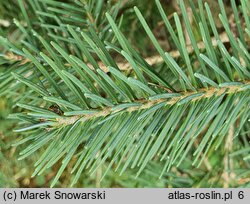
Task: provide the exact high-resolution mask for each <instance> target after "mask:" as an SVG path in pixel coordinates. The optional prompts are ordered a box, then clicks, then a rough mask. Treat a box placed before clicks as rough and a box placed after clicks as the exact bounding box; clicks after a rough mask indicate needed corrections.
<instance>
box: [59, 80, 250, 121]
mask: <svg viewBox="0 0 250 204" xmlns="http://www.w3.org/2000/svg"><path fill="white" fill-rule="evenodd" d="M244 84H245V85H249V84H250V81H246V82H245V83H244ZM241 91H242V89H241V87H240V86H237V85H235V86H227V87H221V88H214V87H211V88H209V89H204V88H202V89H200V90H198V91H197V92H183V93H182V94H181V96H176V97H173V98H171V99H170V100H168V101H166V99H158V100H148V99H143V100H137V101H134V102H138V103H140V104H141V106H134V107H130V108H128V109H126V111H127V112H134V111H139V110H143V109H148V108H150V107H153V106H155V105H157V104H160V103H162V102H165V103H166V105H170V106H171V105H174V104H176V103H178V102H179V101H180V100H181V99H183V98H186V97H188V96H191V95H193V94H195V93H202V95H201V96H199V97H196V98H194V99H192V100H191V101H192V102H194V101H197V100H201V99H205V98H211V97H212V96H215V95H216V96H220V95H222V94H224V93H225V94H232V93H236V92H241ZM117 111H120V110H115V111H114V110H112V107H105V108H103V109H100V110H99V111H98V112H96V113H93V114H87V115H77V116H70V117H60V118H57V119H56V120H57V122H58V123H57V124H56V126H61V125H71V124H74V123H75V122H76V121H77V120H79V119H80V120H82V121H87V120H90V119H93V118H98V117H102V116H103V117H106V116H108V115H110V114H111V113H115V112H117Z"/></svg>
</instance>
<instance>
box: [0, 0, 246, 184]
mask: <svg viewBox="0 0 250 204" xmlns="http://www.w3.org/2000/svg"><path fill="white" fill-rule="evenodd" d="M58 2H68V3H71V2H74V1H73V0H72V1H71V0H64V1H63V0H59V1H58ZM83 2H87V4H88V5H91V2H92V1H90V0H89V1H87V0H85V1H84V0H83ZM100 2H101V1H100ZM161 2H162V6H163V7H164V9H165V10H166V12H167V13H168V14H171V13H173V12H174V11H177V12H178V6H177V5H176V1H172V0H163V1H161ZM194 2H195V3H196V1H194ZM207 2H209V5H210V6H211V7H212V10H213V14H214V15H217V14H218V13H219V8H218V5H217V2H216V1H214V0H207ZM224 2H225V5H226V9H227V12H228V13H230V12H231V8H230V4H229V1H226V0H225V1H224ZM103 3H104V4H106V7H112V6H113V5H116V4H118V3H119V10H118V13H117V22H119V20H121V18H122V21H121V22H122V23H121V25H120V28H121V30H122V31H123V33H124V35H125V36H126V37H127V38H128V40H129V41H130V42H131V43H132V44H133V45H135V47H136V48H137V49H138V50H139V51H140V52H141V53H142V54H143V55H144V56H151V55H154V54H155V53H156V50H155V48H154V47H153V46H152V45H151V44H150V43H148V39H147V37H146V35H142V33H143V28H142V26H140V24H139V22H138V21H139V20H138V18H136V16H135V13H134V12H133V6H134V5H136V6H137V7H138V8H140V10H141V12H142V13H143V14H144V17H145V19H146V20H147V22H148V23H149V26H150V28H152V29H153V33H154V34H155V35H156V37H157V39H158V40H159V42H160V44H161V46H162V47H163V48H164V50H166V51H169V50H172V49H173V48H172V47H171V42H169V41H168V40H166V39H167V35H168V33H167V32H166V30H165V29H163V27H162V26H161V25H162V22H161V21H160V16H159V14H158V12H156V5H155V2H154V1H152V0H122V1H118V0H113V1H103ZM26 6H27V7H28V6H30V5H29V4H26ZM106 7H104V8H106ZM58 15H60V14H58ZM29 16H30V17H29V18H30V19H31V21H32V22H33V21H34V22H36V21H38V20H39V18H40V16H39V15H37V14H36V13H35V12H34V11H33V10H32V9H30V13H29ZM84 17H85V18H88V17H89V18H90V19H91V17H90V16H84ZM14 18H15V19H18V21H20V22H22V23H23V24H24V25H25V24H26V23H27V22H25V19H24V17H23V16H22V15H21V12H20V7H19V4H18V1H17V0H10V1H5V0H0V35H1V36H8V38H9V39H10V41H12V42H15V44H18V42H20V41H21V40H22V39H23V38H24V36H22V34H21V32H20V30H19V29H18V28H17V26H16V25H15V24H14V23H13V19H14ZM169 19H170V20H171V16H169ZM51 23H52V24H53V23H55V22H51ZM75 23H76V24H77V21H76V22H75ZM218 24H219V22H218ZM25 26H27V25H25ZM37 26H38V27H39V25H37ZM96 26H97V28H98V26H99V28H100V29H102V25H96ZM218 26H219V25H218ZM38 30H39V29H38ZM107 32H108V31H107ZM106 37H107V36H106ZM197 37H198V38H199V36H197ZM104 38H105V36H104ZM3 51H4V48H3V47H0V52H3ZM5 70H6V66H5V65H4V63H3V62H2V61H0V75H1V74H2V73H3V72H4V71H5ZM0 84H1V81H0ZM0 97H1V98H0V187H49V186H50V183H51V181H52V179H53V177H54V176H55V174H56V172H57V169H58V166H56V165H55V166H54V167H53V168H51V169H47V170H46V172H45V173H44V174H43V175H40V176H36V177H35V178H31V175H32V173H33V170H34V167H33V164H34V163H35V161H37V157H38V154H37V153H35V154H33V155H31V156H30V157H29V158H28V159H25V160H21V161H19V160H18V153H19V152H20V149H19V148H20V147H13V146H12V144H13V143H15V142H16V141H19V140H20V138H21V137H23V136H21V135H19V134H17V133H13V131H12V130H13V128H14V127H15V124H16V123H15V121H13V120H9V119H8V115H9V114H11V113H14V112H16V109H17V108H16V107H15V102H16V101H15V100H13V98H12V97H8V95H7V96H3V95H1V93H0ZM249 129H250V128H249V126H245V127H244V129H243V131H242V132H241V135H240V136H239V137H241V136H242V140H243V141H242V143H238V144H234V146H235V147H234V148H235V149H237V148H241V147H242V144H245V147H246V148H248V146H249V143H248V141H244V140H245V139H244V138H245V137H243V136H244V135H246V134H247V135H249V134H250V131H249ZM22 148H23V147H22ZM41 151H42V150H41ZM209 156H210V157H209V161H206V162H204V164H203V165H201V167H200V168H196V167H193V166H192V161H191V160H189V159H188V158H187V160H186V161H185V163H184V164H182V165H181V167H180V168H173V169H172V170H171V171H170V172H169V173H165V175H164V176H163V179H158V175H159V174H160V173H159V172H160V171H161V169H162V164H160V163H157V162H154V161H152V162H151V163H150V165H149V166H148V167H147V169H146V170H145V171H144V172H143V173H142V174H141V175H140V176H139V178H137V179H134V176H133V175H135V174H136V173H133V169H130V170H128V171H126V172H125V173H123V174H122V175H121V176H119V174H118V173H116V172H113V171H109V172H108V174H107V176H106V177H105V178H104V179H103V180H102V181H101V182H100V179H101V175H102V171H105V169H106V168H107V166H108V165H107V164H104V165H103V166H102V168H101V169H100V170H98V171H97V172H96V173H95V174H94V175H92V176H89V175H87V173H84V174H83V175H82V176H81V178H80V179H79V182H78V184H77V185H76V186H75V187H223V186H224V182H225V181H224V179H223V172H224V164H223V158H224V152H221V153H220V154H212V153H210V154H209ZM232 157H233V161H234V168H235V169H236V170H235V172H234V174H232V175H231V176H233V177H235V179H232V180H233V181H234V182H233V183H230V186H231V187H239V186H241V187H250V178H249V177H248V175H249V173H250V169H249V167H250V164H249V163H246V162H243V161H242V160H240V159H237V157H242V156H241V154H240V153H236V154H234V155H232ZM71 168H72V166H71V165H69V166H68V167H67V169H66V171H65V172H64V174H63V175H62V177H61V178H60V180H59V182H58V183H57V185H56V186H55V187H66V186H69V184H70V183H71V179H72V178H70V176H69V172H70V171H71ZM247 168H248V169H249V170H248V171H246V169H247ZM157 171H159V172H158V173H157ZM241 172H244V174H242V173H241ZM236 174H237V175H236Z"/></svg>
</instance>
